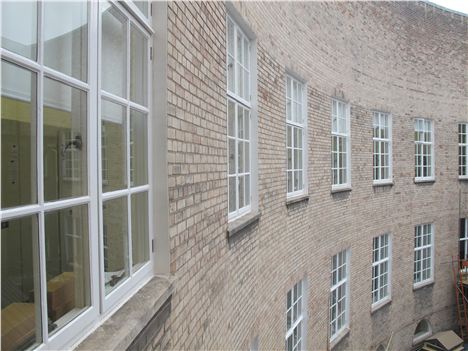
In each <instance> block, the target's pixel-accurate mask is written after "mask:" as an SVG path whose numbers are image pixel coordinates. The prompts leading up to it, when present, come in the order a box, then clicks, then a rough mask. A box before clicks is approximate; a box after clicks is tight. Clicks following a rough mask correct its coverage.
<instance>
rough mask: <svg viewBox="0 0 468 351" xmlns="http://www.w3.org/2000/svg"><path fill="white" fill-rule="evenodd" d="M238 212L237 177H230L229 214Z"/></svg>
mask: <svg viewBox="0 0 468 351" xmlns="http://www.w3.org/2000/svg"><path fill="white" fill-rule="evenodd" d="M235 210H236V177H229V213H231V212H233V211H235Z"/></svg>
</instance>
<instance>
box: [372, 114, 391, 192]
mask: <svg viewBox="0 0 468 351" xmlns="http://www.w3.org/2000/svg"><path fill="white" fill-rule="evenodd" d="M382 116H384V117H387V121H388V125H387V128H388V138H381V137H376V136H375V135H374V131H375V127H376V124H375V118H376V117H378V120H379V124H377V126H379V130H380V128H381V123H380V121H381V117H382ZM392 121H393V119H392V114H391V113H389V112H382V111H372V124H373V133H372V144H373V145H372V152H373V162H372V166H373V172H372V180H373V184H374V185H383V184H391V183H393V152H392V151H393V143H392V141H393V134H392V129H393V128H392ZM376 142H378V143H380V145H382V143H386V144H388V178H382V177H381V174H382V168H383V167H382V164H379V166H376V165H375V163H374V160H375V155H378V156H379V159H381V157H382V148H381V146H380V147H379V153H376V152H375V143H376ZM376 168H377V169H378V171H379V173H380V177H381V178H379V179H375V169H376Z"/></svg>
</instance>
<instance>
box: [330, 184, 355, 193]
mask: <svg viewBox="0 0 468 351" xmlns="http://www.w3.org/2000/svg"><path fill="white" fill-rule="evenodd" d="M351 190H353V188H352V187H351V185H346V186H339V187H333V186H332V189H331V193H332V194H336V193H343V192H346V191H351Z"/></svg>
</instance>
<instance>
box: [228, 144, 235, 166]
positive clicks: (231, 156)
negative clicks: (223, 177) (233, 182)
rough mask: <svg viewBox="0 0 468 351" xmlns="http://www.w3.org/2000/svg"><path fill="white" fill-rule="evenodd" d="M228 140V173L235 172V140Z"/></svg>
mask: <svg viewBox="0 0 468 351" xmlns="http://www.w3.org/2000/svg"><path fill="white" fill-rule="evenodd" d="M228 140H229V174H235V173H236V159H235V154H236V141H235V140H234V139H228Z"/></svg>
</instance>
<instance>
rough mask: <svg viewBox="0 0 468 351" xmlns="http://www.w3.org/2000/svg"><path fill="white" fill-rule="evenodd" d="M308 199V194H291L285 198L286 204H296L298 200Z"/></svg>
mask: <svg viewBox="0 0 468 351" xmlns="http://www.w3.org/2000/svg"><path fill="white" fill-rule="evenodd" d="M303 201H304V202H306V201H309V194H301V195H296V196H291V197H288V198H287V199H286V206H290V205H293V204H297V203H298V202H303Z"/></svg>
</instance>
